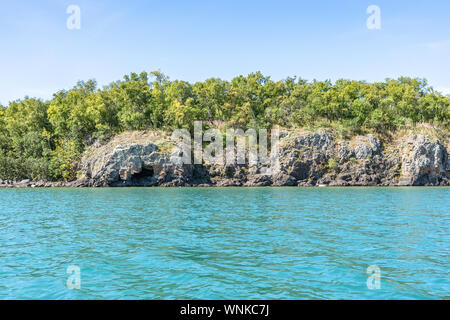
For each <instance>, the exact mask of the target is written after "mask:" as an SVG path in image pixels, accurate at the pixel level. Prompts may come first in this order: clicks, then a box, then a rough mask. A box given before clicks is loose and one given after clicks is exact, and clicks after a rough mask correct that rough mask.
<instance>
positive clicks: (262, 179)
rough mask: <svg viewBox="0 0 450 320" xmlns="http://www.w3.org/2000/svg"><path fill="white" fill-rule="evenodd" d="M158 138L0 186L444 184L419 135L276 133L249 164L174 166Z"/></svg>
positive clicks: (449, 164) (436, 155)
mask: <svg viewBox="0 0 450 320" xmlns="http://www.w3.org/2000/svg"><path fill="white" fill-rule="evenodd" d="M134 135H136V133H134ZM136 140H137V142H135V141H136ZM155 141H157V142H155ZM165 143H166V142H162V143H161V140H158V139H153V138H152V137H150V138H148V139H136V137H133V138H132V139H128V140H126V139H125V141H123V140H120V141H119V142H118V141H116V140H112V141H111V142H110V143H108V144H107V145H105V146H101V147H97V148H96V147H92V148H91V150H88V151H87V152H86V154H85V156H84V158H83V159H82V161H81V163H80V178H79V179H78V180H77V181H73V182H69V183H63V182H58V183H49V182H43V181H40V182H31V181H29V180H24V181H21V182H12V181H0V187H63V186H71V187H127V186H145V187H150V186H162V187H181V186H323V185H328V186H450V160H449V157H448V152H447V149H446V147H445V146H444V145H443V144H441V142H439V141H432V140H431V139H429V138H427V137H426V136H424V135H421V134H413V135H409V136H407V137H406V138H403V139H398V140H397V141H389V142H387V143H383V142H382V141H380V140H379V139H378V138H376V137H375V136H373V135H367V136H359V137H355V138H354V139H352V140H351V141H342V140H337V139H335V138H333V137H332V136H331V135H329V134H328V133H325V132H322V131H320V132H317V133H306V134H299V133H294V132H282V134H281V139H280V141H279V144H278V147H279V156H278V157H277V158H271V159H270V161H269V163H268V164H266V165H254V166H248V165H183V164H179V161H177V155H178V153H177V152H178V151H173V149H171V148H167V145H165Z"/></svg>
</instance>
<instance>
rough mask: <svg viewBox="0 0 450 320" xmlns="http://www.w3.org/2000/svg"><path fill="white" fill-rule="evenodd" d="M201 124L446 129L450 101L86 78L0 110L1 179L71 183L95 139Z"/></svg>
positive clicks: (151, 77) (399, 90)
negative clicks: (43, 97)
mask: <svg viewBox="0 0 450 320" xmlns="http://www.w3.org/2000/svg"><path fill="white" fill-rule="evenodd" d="M194 120H203V121H204V123H205V124H206V125H208V126H218V127H224V126H233V127H240V128H243V129H246V128H249V127H252V128H269V127H271V126H274V125H280V126H283V127H305V126H323V125H324V124H327V125H335V126H337V127H339V128H345V130H346V131H347V132H349V133H360V132H364V131H367V130H370V131H377V132H386V131H395V130H397V129H399V128H404V127H405V126H407V125H409V126H415V125H416V124H417V123H430V124H433V125H435V126H440V127H441V128H445V130H448V127H449V125H450V99H449V98H448V97H445V96H443V95H441V94H440V93H438V92H435V91H434V90H433V88H432V87H430V86H428V84H427V82H426V80H424V79H412V78H399V79H397V80H393V79H387V80H386V81H385V82H378V83H366V82H361V81H348V80H338V81H336V82H335V83H332V82H330V81H312V82H308V81H306V80H303V79H296V78H287V79H285V80H282V81H273V80H271V79H270V78H269V77H265V76H263V75H262V74H261V73H259V72H257V73H252V74H250V75H248V76H247V77H244V76H239V77H236V78H234V79H233V80H231V81H230V82H229V81H224V80H220V79H216V78H211V79H208V80H206V81H204V82H197V83H195V84H190V83H188V82H186V81H179V80H176V81H170V80H169V79H168V78H167V77H166V76H165V75H164V74H162V73H160V72H152V73H150V74H147V73H145V72H143V73H141V74H136V73H131V74H130V75H127V76H125V77H124V79H123V80H122V81H117V82H113V83H111V84H110V85H108V86H106V87H104V88H101V89H100V88H97V85H96V82H95V81H94V80H89V81H86V82H84V81H80V82H78V83H77V85H76V86H75V87H74V88H73V89H71V90H69V91H66V90H62V91H59V92H57V93H56V94H54V96H53V98H52V99H51V100H49V101H42V100H39V99H33V98H28V97H26V98H25V99H23V100H18V101H14V102H11V103H10V104H9V106H8V107H3V106H0V178H1V179H11V180H19V179H23V178H30V179H33V180H38V179H45V180H61V179H64V180H71V179H74V178H75V174H76V163H77V160H78V159H79V158H80V155H81V154H82V152H83V151H84V150H85V148H86V146H88V145H91V144H92V143H93V142H94V141H97V140H107V139H109V138H111V137H112V136H115V135H116V134H118V133H120V132H123V131H126V130H144V129H155V128H158V129H163V130H171V129H174V128H188V129H191V130H192V127H193V122H194Z"/></svg>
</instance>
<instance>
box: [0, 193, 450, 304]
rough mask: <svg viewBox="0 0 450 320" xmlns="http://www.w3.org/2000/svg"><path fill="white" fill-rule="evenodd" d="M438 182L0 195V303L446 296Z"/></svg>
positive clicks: (449, 260) (446, 239) (447, 218)
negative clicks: (72, 273) (73, 282)
mask: <svg viewBox="0 0 450 320" xmlns="http://www.w3.org/2000/svg"><path fill="white" fill-rule="evenodd" d="M449 191H450V189H449V188H320V189H319V188H317V189H316V188H224V189H222V188H173V189H159V188H149V189H140V188H136V189H52V190H50V189H47V190H0V298H1V299H12V298H15V299H26V298H31V299H76V298H86V299H98V298H104V299H128V298H136V299H324V298H327V299H366V298H367V299H392V298H394V299H415V298H423V299H428V298H431V299H435V298H438V299H442V298H447V299H448V298H450V282H449V279H450V277H449V271H448V268H449V267H450V254H449V247H450V233H449V226H450V210H449V209H450V206H449V194H450V193H449ZM70 265H77V266H79V267H80V268H81V290H69V289H67V288H66V280H67V278H68V277H69V275H68V274H66V269H67V267H68V266H70ZM369 265H377V266H379V267H380V268H381V289H379V290H369V289H368V288H367V286H366V280H367V274H366V268H367V267H368V266H369Z"/></svg>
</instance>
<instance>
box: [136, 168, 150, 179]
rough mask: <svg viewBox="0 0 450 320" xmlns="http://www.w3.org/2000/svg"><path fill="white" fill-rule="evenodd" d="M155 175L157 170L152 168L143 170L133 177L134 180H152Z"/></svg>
mask: <svg viewBox="0 0 450 320" xmlns="http://www.w3.org/2000/svg"><path fill="white" fill-rule="evenodd" d="M154 175H155V170H153V168H152V167H150V168H142V171H141V172H139V173H136V174H134V175H133V178H134V179H143V178H151V177H153V176H154Z"/></svg>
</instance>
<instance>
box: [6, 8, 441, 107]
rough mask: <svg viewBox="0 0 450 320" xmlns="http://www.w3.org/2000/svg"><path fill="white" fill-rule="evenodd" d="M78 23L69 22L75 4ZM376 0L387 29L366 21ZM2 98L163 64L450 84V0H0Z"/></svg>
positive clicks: (204, 71) (214, 73) (181, 69)
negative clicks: (372, 27) (77, 25)
mask: <svg viewBox="0 0 450 320" xmlns="http://www.w3.org/2000/svg"><path fill="white" fill-rule="evenodd" d="M72 4H73V5H78V6H79V7H80V9H81V28H80V29H79V30H69V29H68V28H67V26H66V21H67V19H68V18H69V16H70V15H69V14H67V13H66V9H67V7H68V6H69V5H72ZM369 5H378V6H379V7H380V9H381V30H369V29H368V28H367V26H366V20H367V18H368V17H369V14H367V13H366V9H367V7H368V6H369ZM0 12H1V18H0V67H1V68H0V103H2V104H4V105H6V104H7V103H8V102H9V101H11V100H15V99H18V98H23V97H24V96H25V95H29V96H31V97H40V98H44V99H47V98H50V97H51V96H52V94H53V93H54V92H56V91H57V90H60V89H70V88H71V87H72V86H73V85H74V84H75V83H76V82H77V81H78V80H87V79H90V78H94V79H96V80H97V81H98V83H99V85H106V84H108V83H110V82H112V81H115V80H119V79H121V78H122V76H123V75H124V74H127V73H130V72H141V71H153V70H158V69H159V70H161V71H162V72H164V73H166V74H167V75H168V76H169V77H170V78H171V79H183V80H188V81H191V82H195V81H202V80H204V79H207V78H209V77H220V78H223V79H228V80H229V79H231V78H232V77H234V76H237V75H240V74H244V75H246V74H248V73H250V72H253V71H261V72H263V73H264V74H265V75H268V76H271V77H272V79H274V80H279V79H283V78H285V77H287V76H299V77H301V78H305V79H309V80H312V79H319V80H325V79H331V80H336V79H339V78H345V79H356V80H367V81H381V80H384V79H385V78H387V77H390V78H394V77H398V76H401V75H404V76H412V77H425V78H427V79H428V80H429V83H430V84H431V85H433V86H434V87H435V88H436V89H440V90H445V91H446V93H450V62H449V58H450V1H448V0H434V1H411V0H409V1H406V0H395V1H392V0H389V1H385V0H370V1H364V0H339V1H337V0H333V1H331V0H314V1H313V0H311V1H302V0H297V1H287V0H277V1H266V0H224V1H218V0H217V1H214V0H201V1H200V0H192V1H178V0H177V1H173V0H164V1H163V0H153V1H152V0H150V1H149V0H146V1H144V0H141V1H134V0H128V1H123V0H120V1H118V0H117V1H115V0H86V1H85V0H70V1H64V0H39V1H36V0H14V1H10V0H0Z"/></svg>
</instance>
